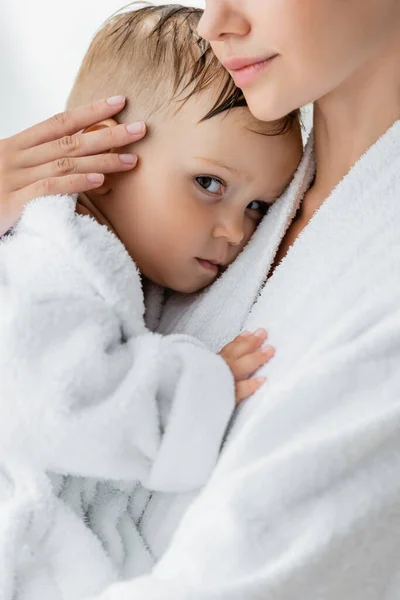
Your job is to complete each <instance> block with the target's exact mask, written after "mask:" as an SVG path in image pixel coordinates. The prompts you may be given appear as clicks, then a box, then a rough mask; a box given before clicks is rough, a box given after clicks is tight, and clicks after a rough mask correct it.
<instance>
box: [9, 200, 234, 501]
mask: <svg viewBox="0 0 400 600" xmlns="http://www.w3.org/2000/svg"><path fill="white" fill-rule="evenodd" d="M0 307H1V309H0V332H1V334H0V461H4V462H5V463H7V462H13V461H14V462H15V463H18V462H19V463H21V464H32V465H33V466H34V467H35V468H37V469H42V470H48V471H53V472H59V473H68V474H74V475H81V476H90V477H97V478H108V479H125V480H139V481H140V482H141V483H142V484H143V485H145V486H147V487H149V488H150V489H155V490H160V491H165V492H172V491H174V492H177V491H187V490H191V489H194V488H197V487H199V486H201V485H202V484H204V482H205V481H206V480H207V478H208V477H209V475H210V473H211V471H212V469H213V467H214V465H215V462H216V461H217V458H218V454H219V450H220V446H221V443H222V440H223V437H224V434H225V430H226V427H227V424H228V422H229V420H230V417H231V415H232V412H233V409H234V404H235V402H234V381H233V377H232V375H231V372H230V370H229V369H228V367H227V365H226V364H225V362H224V361H223V360H222V359H221V358H220V357H219V356H217V355H216V354H214V353H212V352H210V351H209V350H208V349H207V348H205V347H204V346H203V345H202V344H201V343H200V342H198V341H196V340H195V339H193V338H189V337H187V336H167V337H163V336H161V335H158V334H153V333H151V332H149V331H147V330H146V329H145V326H144V323H143V299H142V291H141V287H140V278H139V275H138V273H137V271H136V268H135V266H134V264H133V262H132V261H131V259H130V257H129V256H128V255H127V253H126V251H125V249H124V248H123V246H122V244H120V242H119V240H117V238H116V237H115V236H114V235H113V234H111V233H110V232H109V231H108V230H106V228H104V227H101V226H99V225H98V224H97V223H95V222H94V221H93V220H92V219H90V218H88V217H81V216H78V215H76V214H75V201H74V199H73V198H68V197H67V198H60V197H58V198H54V197H53V198H42V199H39V200H37V201H36V202H34V203H32V204H31V205H29V206H28V208H27V210H26V211H25V214H24V216H23V217H22V220H21V222H20V223H19V225H18V227H17V228H16V229H15V231H14V232H13V234H12V235H10V236H7V237H6V238H4V240H3V241H2V242H1V243H0ZM189 390H190V393H189Z"/></svg>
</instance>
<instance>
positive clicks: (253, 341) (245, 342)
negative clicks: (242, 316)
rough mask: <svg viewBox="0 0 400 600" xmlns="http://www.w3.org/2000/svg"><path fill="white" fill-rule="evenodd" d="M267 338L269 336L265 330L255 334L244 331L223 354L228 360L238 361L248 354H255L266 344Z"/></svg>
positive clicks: (228, 345)
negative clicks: (255, 351)
mask: <svg viewBox="0 0 400 600" xmlns="http://www.w3.org/2000/svg"><path fill="white" fill-rule="evenodd" d="M267 337H268V334H267V332H266V331H265V329H257V331H255V332H254V333H250V332H248V331H243V332H242V333H241V334H240V335H238V336H237V337H236V338H235V339H234V340H233V341H232V342H230V343H229V344H227V345H226V346H225V347H224V348H223V349H222V350H221V354H222V356H223V357H224V358H225V359H227V360H237V359H238V358H241V357H242V356H245V355H246V354H250V353H251V352H254V350H256V349H257V348H259V347H260V346H261V345H262V344H264V342H265V340H266V339H267Z"/></svg>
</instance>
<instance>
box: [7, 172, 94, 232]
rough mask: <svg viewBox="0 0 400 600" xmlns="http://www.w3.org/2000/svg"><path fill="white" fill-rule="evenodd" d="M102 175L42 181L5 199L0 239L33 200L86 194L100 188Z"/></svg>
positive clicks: (74, 176)
mask: <svg viewBox="0 0 400 600" xmlns="http://www.w3.org/2000/svg"><path fill="white" fill-rule="evenodd" d="M103 182H104V175H102V174H100V173H89V174H88V175H67V176H65V177H51V178H49V179H42V180H41V181H38V182H35V183H33V184H32V185H30V186H27V187H25V188H24V189H22V190H19V191H18V192H15V193H14V194H10V195H9V196H8V197H7V202H2V203H0V237H1V236H2V235H4V234H5V233H6V232H7V231H8V230H9V229H10V228H11V227H12V226H13V225H15V223H16V222H17V221H18V219H19V218H20V216H21V213H22V211H23V208H24V206H25V205H26V204H27V203H28V202H29V201H30V200H32V199H33V198H38V197H40V196H49V195H55V194H74V193H75V192H77V193H79V192H88V191H89V190H93V189H95V188H98V187H100V186H101V185H102V184H103Z"/></svg>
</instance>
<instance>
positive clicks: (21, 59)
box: [0, 0, 204, 138]
mask: <svg viewBox="0 0 400 600" xmlns="http://www.w3.org/2000/svg"><path fill="white" fill-rule="evenodd" d="M128 2H129V0H0V82H1V84H0V138H2V137H7V136H9V135H12V134H13V133H16V132H17V131H20V130H21V129H25V128H26V127H28V126H29V125H32V124H33V123H36V122H37V121H39V120H42V119H45V118H47V117H50V116H51V115H52V114H54V113H55V112H59V111H61V110H63V108H64V103H65V101H66V98H67V96H68V94H69V91H70V89H71V86H72V83H73V81H74V77H75V75H76V72H77V70H78V67H79V65H80V62H81V60H82V58H83V55H84V53H85V51H86V49H87V47H88V45H89V43H90V41H91V38H92V36H93V34H94V33H95V31H96V30H97V28H98V27H99V26H100V25H101V24H102V22H103V21H104V20H105V19H106V18H107V17H109V16H110V15H111V14H112V13H113V12H115V11H116V10H118V9H119V8H121V7H122V6H124V5H125V4H127V3H128ZM165 2H166V3H167V2H168V0H165ZM178 2H179V3H180V4H186V5H190V6H204V0H178ZM154 3H155V4H163V3H164V2H163V0H154Z"/></svg>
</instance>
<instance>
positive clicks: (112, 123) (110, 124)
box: [83, 119, 119, 133]
mask: <svg viewBox="0 0 400 600" xmlns="http://www.w3.org/2000/svg"><path fill="white" fill-rule="evenodd" d="M117 125H119V123H117V121H116V120H115V119H104V121H99V122H98V123H95V124H94V125H91V126H90V127H86V129H84V130H83V133H90V132H92V131H99V130H100V129H106V128H107V127H116V126H117Z"/></svg>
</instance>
